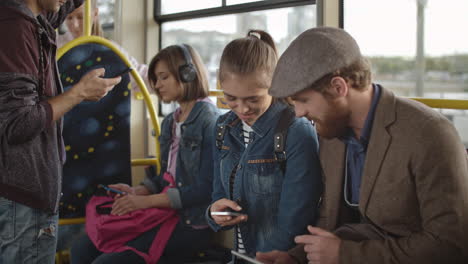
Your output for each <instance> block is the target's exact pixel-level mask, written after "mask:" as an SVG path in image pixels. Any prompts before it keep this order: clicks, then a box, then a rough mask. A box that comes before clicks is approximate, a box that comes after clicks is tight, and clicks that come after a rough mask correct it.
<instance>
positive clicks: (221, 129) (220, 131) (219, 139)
mask: <svg viewBox="0 0 468 264" xmlns="http://www.w3.org/2000/svg"><path fill="white" fill-rule="evenodd" d="M228 116H229V115H225V116H224V117H222V119H221V120H219V122H218V123H221V124H218V125H217V127H216V147H217V148H218V149H219V150H221V148H222V147H223V143H224V135H225V134H226V129H227V126H233V125H235V124H237V122H239V121H240V119H239V118H237V117H236V118H235V119H234V121H232V122H231V123H230V124H229V125H226V124H223V123H224V121H226V119H227V118H228Z"/></svg>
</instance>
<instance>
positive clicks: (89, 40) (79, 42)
mask: <svg viewBox="0 0 468 264" xmlns="http://www.w3.org/2000/svg"><path fill="white" fill-rule="evenodd" d="M86 43H98V44H101V45H103V46H106V47H108V48H110V49H111V50H112V51H113V52H115V54H117V55H118V56H119V57H120V58H121V59H122V61H123V62H124V63H125V65H127V66H128V67H132V64H131V63H130V61H129V60H128V58H127V57H126V56H125V55H124V54H123V53H122V52H121V51H120V49H118V48H117V47H116V46H115V45H114V44H113V43H112V42H110V41H109V40H107V39H105V38H102V37H98V36H88V37H86V36H83V37H79V38H76V39H74V40H72V41H70V42H68V43H67V44H65V45H64V46H63V47H62V48H60V49H59V50H58V51H57V60H59V59H60V58H61V57H62V56H63V55H64V54H65V53H66V52H67V51H69V50H70V49H72V48H74V47H76V46H79V45H82V44H86ZM131 74H132V77H133V79H134V80H135V82H136V83H137V84H138V86H139V87H140V90H141V93H142V94H143V99H144V100H145V103H146V106H147V107H148V112H149V114H150V117H151V124H152V125H153V128H154V131H155V133H156V136H159V133H160V131H161V130H160V128H159V122H158V118H157V116H156V110H155V109H154V105H153V103H152V101H151V98H150V95H149V92H148V89H147V88H146V85H145V82H144V81H143V79H142V78H141V77H140V75H139V74H138V72H137V71H136V70H135V69H133V70H132V71H131ZM155 145H156V149H155V151H156V152H155V153H156V159H148V161H147V162H149V163H145V164H144V165H155V166H156V169H157V172H158V174H159V172H160V171H161V163H160V160H161V159H160V157H161V153H160V145H159V140H156V144H155ZM137 161H138V162H136V163H134V162H133V160H132V165H134V164H137V165H143V164H141V163H140V160H139V159H137Z"/></svg>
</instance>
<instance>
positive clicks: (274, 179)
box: [246, 156, 283, 195]
mask: <svg viewBox="0 0 468 264" xmlns="http://www.w3.org/2000/svg"><path fill="white" fill-rule="evenodd" d="M246 174H247V178H248V181H249V186H250V188H251V191H252V192H253V193H255V194H260V195H270V194H275V193H279V192H280V191H281V184H282V182H283V175H282V172H281V169H280V166H279V163H278V162H277V161H276V160H275V158H274V157H273V156H255V157H249V159H248V160H247V167H246Z"/></svg>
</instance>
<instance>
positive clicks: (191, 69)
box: [177, 44, 197, 83]
mask: <svg viewBox="0 0 468 264" xmlns="http://www.w3.org/2000/svg"><path fill="white" fill-rule="evenodd" d="M177 46H178V47H179V48H180V49H181V50H182V53H183V54H184V60H185V64H183V65H181V66H179V76H180V80H181V81H182V82H185V83H188V82H193V81H194V80H195V78H197V69H196V68H195V65H193V63H192V56H191V55H190V52H189V50H188V48H187V47H186V45H185V44H179V45H177Z"/></svg>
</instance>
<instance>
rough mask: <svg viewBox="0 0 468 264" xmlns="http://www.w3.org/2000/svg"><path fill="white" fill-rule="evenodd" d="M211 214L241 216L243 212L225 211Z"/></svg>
mask: <svg viewBox="0 0 468 264" xmlns="http://www.w3.org/2000/svg"><path fill="white" fill-rule="evenodd" d="M211 215H222V216H240V215H242V214H241V213H238V212H230V211H225V212H211Z"/></svg>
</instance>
